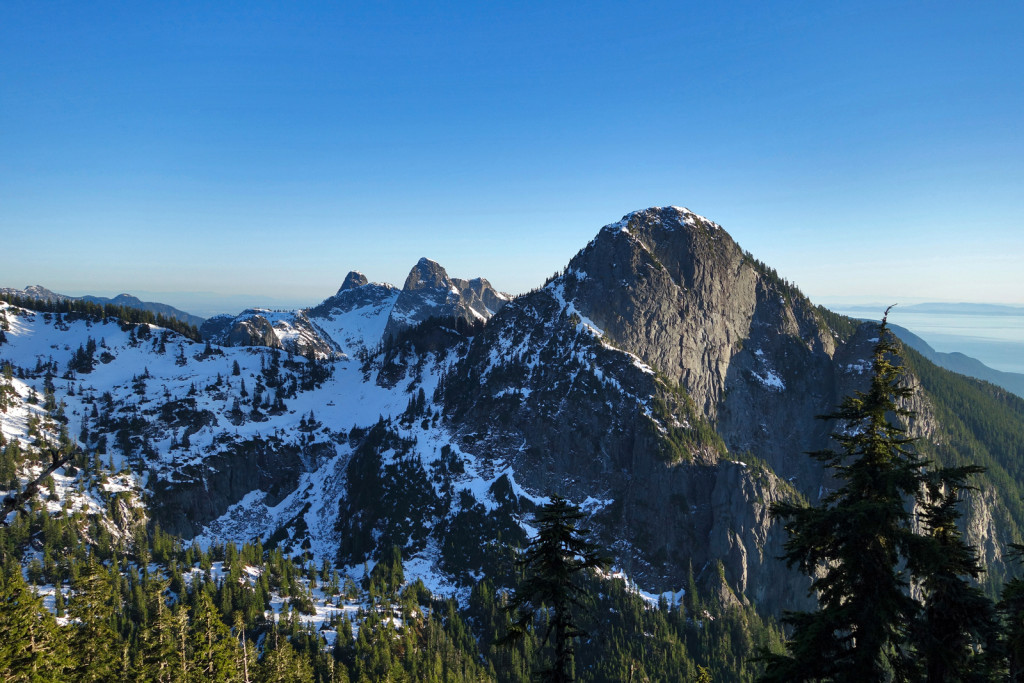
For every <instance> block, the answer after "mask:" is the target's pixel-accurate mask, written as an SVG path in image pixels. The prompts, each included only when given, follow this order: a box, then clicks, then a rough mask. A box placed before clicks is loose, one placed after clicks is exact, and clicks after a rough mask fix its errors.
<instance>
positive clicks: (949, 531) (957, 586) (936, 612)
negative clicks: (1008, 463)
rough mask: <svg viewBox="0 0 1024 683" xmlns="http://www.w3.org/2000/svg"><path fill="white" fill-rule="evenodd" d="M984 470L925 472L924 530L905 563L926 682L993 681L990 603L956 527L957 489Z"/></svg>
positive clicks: (996, 664) (994, 632)
mask: <svg viewBox="0 0 1024 683" xmlns="http://www.w3.org/2000/svg"><path fill="white" fill-rule="evenodd" d="M982 471H983V468H981V467H975V466H968V467H958V468H943V469H939V470H937V471H935V472H933V473H931V474H930V475H929V476H928V477H927V482H926V485H925V487H924V491H923V493H924V496H923V497H924V500H923V501H920V502H919V514H920V519H921V522H922V526H923V528H924V534H923V535H922V536H920V537H918V539H915V540H916V546H917V547H916V549H915V552H913V553H911V556H910V558H909V559H908V563H909V566H910V569H911V571H912V573H913V575H914V578H915V582H916V583H917V585H918V586H919V588H920V591H921V598H922V610H921V613H920V618H919V619H918V620H917V622H916V623H915V624H914V627H913V630H912V632H911V642H912V644H913V645H914V647H915V650H916V652H917V655H918V659H919V661H920V662H921V665H922V669H923V674H924V680H925V681H926V682H927V683H947V682H949V683H952V682H953V681H965V682H966V681H977V682H978V683H981V681H991V680H996V678H997V670H998V669H999V668H1000V664H1001V662H1000V661H999V659H998V657H997V656H996V655H997V653H998V649H999V647H998V643H997V640H998V626H997V623H996V613H995V606H994V605H993V604H992V601H991V600H989V599H988V597H987V596H986V595H985V593H984V592H983V591H982V590H981V588H980V587H979V586H978V585H977V580H978V579H979V578H980V577H981V575H982V573H983V572H984V570H983V569H982V567H981V564H980V562H979V561H978V554H977V552H976V551H975V550H974V548H972V547H971V546H969V545H968V544H967V543H966V542H965V541H964V538H963V534H962V533H961V531H960V529H959V528H958V527H957V520H959V519H960V513H959V511H958V510H957V504H958V503H959V499H960V493H961V492H962V491H964V490H965V489H966V488H968V486H967V478H968V477H969V476H970V475H972V474H978V473H980V472H982Z"/></svg>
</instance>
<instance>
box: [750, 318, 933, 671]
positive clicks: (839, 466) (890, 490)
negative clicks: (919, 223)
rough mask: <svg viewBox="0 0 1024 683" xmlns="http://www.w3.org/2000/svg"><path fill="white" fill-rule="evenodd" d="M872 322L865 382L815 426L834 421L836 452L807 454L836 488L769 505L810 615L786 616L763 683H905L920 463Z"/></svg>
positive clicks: (896, 374)
mask: <svg viewBox="0 0 1024 683" xmlns="http://www.w3.org/2000/svg"><path fill="white" fill-rule="evenodd" d="M888 313H889V311H888V310H886V315H885V316H883V318H882V322H881V324H880V325H879V330H878V338H877V341H876V342H875V345H874V350H873V352H872V365H871V376H870V384H869V386H868V389H867V391H866V392H856V393H855V394H854V395H852V396H848V397H847V398H846V399H844V400H843V402H842V404H841V405H840V407H839V409H838V410H837V411H836V412H835V413H832V414H830V415H826V416H823V417H824V419H829V420H835V421H836V424H837V429H836V431H835V432H833V434H832V438H833V439H834V440H835V442H836V443H837V444H838V445H839V448H838V450H824V451H818V452H814V453H811V455H812V456H813V457H814V458H816V459H817V460H819V461H821V462H822V463H824V465H825V466H826V467H827V468H828V469H829V470H831V471H832V473H833V475H834V477H835V479H836V482H837V484H838V488H837V489H836V490H834V491H832V492H830V493H829V494H828V495H826V496H825V497H824V498H823V499H822V501H821V504H820V505H818V506H805V505H798V504H793V503H784V504H778V505H776V506H774V507H773V509H772V512H773V514H774V516H776V517H778V518H781V519H786V520H788V521H787V523H786V530H787V531H788V532H789V540H788V541H787V543H786V553H785V556H784V557H785V559H786V561H787V562H788V563H789V565H790V566H794V565H795V566H797V567H799V568H800V570H801V571H802V572H803V573H805V574H807V575H808V576H810V577H811V592H812V594H813V595H816V596H817V599H818V605H819V609H818V611H816V612H800V613H793V612H790V613H787V614H786V615H785V616H784V617H783V621H784V622H785V623H787V624H789V625H790V626H792V628H793V632H792V637H791V639H790V641H789V643H788V649H789V652H788V654H785V655H780V654H767V655H765V659H766V663H767V667H766V671H765V674H764V676H763V677H762V681H779V682H782V681H785V682H786V683H792V682H794V681H814V680H832V681H850V682H851V683H853V682H858V683H859V682H861V681H888V680H894V681H904V680H909V679H910V678H911V677H912V676H913V672H914V669H915V662H914V658H913V657H912V656H911V653H910V652H909V651H908V649H907V647H906V646H905V644H906V641H907V636H908V629H909V627H910V625H911V624H912V623H914V621H915V619H916V618H917V614H918V611H919V605H918V603H917V602H916V601H915V600H913V599H912V598H911V597H910V594H909V587H910V575H909V572H908V570H907V569H906V566H905V558H906V557H907V555H908V553H909V552H910V551H911V550H912V549H913V547H914V539H913V536H914V532H913V529H912V523H911V522H912V515H911V506H910V501H913V500H915V499H916V498H917V497H918V496H919V494H920V492H921V487H922V484H923V477H924V474H925V466H926V465H927V461H926V460H924V459H923V458H921V457H920V456H918V455H917V454H916V453H915V452H914V450H913V448H912V443H913V439H911V438H909V437H908V436H907V435H906V431H905V429H904V428H903V426H902V424H901V422H902V419H903V418H907V417H909V416H910V415H911V413H910V411H908V410H907V409H906V408H904V407H903V405H904V404H905V400H906V399H907V398H909V396H910V395H911V389H910V387H909V386H908V385H907V383H906V381H905V378H904V375H903V372H902V369H901V367H900V366H899V365H898V364H897V363H898V361H899V354H898V347H897V345H896V342H895V341H894V339H893V338H892V334H891V332H890V331H889V329H888V326H887V317H888Z"/></svg>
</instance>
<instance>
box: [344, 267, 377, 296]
mask: <svg viewBox="0 0 1024 683" xmlns="http://www.w3.org/2000/svg"><path fill="white" fill-rule="evenodd" d="M367 283H369V280H368V279H367V278H366V276H365V275H363V274H362V273H360V272H359V271H358V270H351V271H349V273H348V275H346V276H345V281H344V282H342V283H341V287H340V288H339V289H338V294H341V293H342V292H344V291H345V290H346V289H355V288H356V287H362V286H363V285H365V284H367Z"/></svg>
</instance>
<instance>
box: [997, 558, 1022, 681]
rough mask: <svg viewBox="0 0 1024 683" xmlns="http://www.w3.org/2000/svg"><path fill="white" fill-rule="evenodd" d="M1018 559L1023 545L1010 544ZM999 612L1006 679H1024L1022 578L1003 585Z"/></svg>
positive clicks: (1016, 578)
mask: <svg viewBox="0 0 1024 683" xmlns="http://www.w3.org/2000/svg"><path fill="white" fill-rule="evenodd" d="M1010 545H1011V547H1012V549H1013V554H1014V555H1015V556H1016V558H1017V559H1018V560H1022V559H1024V545H1018V544H1016V543H1012V544H1010ZM1000 598H1001V599H1000V601H999V612H1000V615H1001V616H1002V621H1003V642H1002V647H1003V653H1004V654H1005V657H1006V664H1007V666H1008V668H1009V677H1008V679H1007V680H1009V681H1011V682H1012V683H1018V682H1020V681H1024V579H1022V578H1021V577H1019V576H1018V577H1014V578H1012V579H1010V580H1009V581H1007V582H1006V585H1004V586H1003V592H1002V595H1001V596H1000Z"/></svg>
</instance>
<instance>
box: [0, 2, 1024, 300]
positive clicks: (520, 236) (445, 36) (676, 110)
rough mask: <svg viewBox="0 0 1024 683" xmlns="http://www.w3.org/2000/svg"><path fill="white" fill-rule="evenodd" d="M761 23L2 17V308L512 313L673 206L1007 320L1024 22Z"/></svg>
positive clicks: (823, 13)
mask: <svg viewBox="0 0 1024 683" xmlns="http://www.w3.org/2000/svg"><path fill="white" fill-rule="evenodd" d="M776 4H777V3H761V2H758V3H728V4H726V3H685V2H672V3H601V2H592V3H587V4H584V3H572V4H560V3H550V2H544V3H514V4H513V3H441V2H429V3H394V2H375V3H360V4H359V5H356V4H355V3H322V4H320V3H294V2H280V3H268V2H256V1H248V2H239V3H229V2H221V3H208V2H196V3H189V2H176V3H132V2H122V3H110V4H105V3H79V2H66V3H61V2H47V3H40V2H12V1H8V2H4V3H3V4H0V131H2V132H0V237H2V240H3V241H2V243H3V252H4V259H3V263H4V266H3V269H2V271H0V274H2V276H0V286H16V287H21V286H25V285H28V284H37V283H38V284H43V285H45V286H48V287H50V288H51V289H54V290H57V291H61V292H66V293H71V294H81V293H87V292H91V293H110V294H113V293H117V292H120V291H129V292H132V293H139V292H143V293H161V295H162V299H163V300H166V301H168V303H172V304H173V303H176V300H175V298H174V296H173V295H171V294H169V293H171V292H176V291H181V292H185V291H189V292H196V291H203V292H214V293H217V294H218V295H222V296H223V297H227V296H228V295H237V294H255V295H260V296H265V297H267V298H268V300H269V298H270V297H274V298H276V299H278V300H282V301H293V302H296V303H314V302H316V301H319V300H320V299H322V298H324V297H326V296H328V295H330V294H332V293H333V292H334V291H335V290H336V289H337V287H338V286H339V285H340V284H341V281H342V278H343V277H344V275H345V273H346V272H347V271H348V270H350V269H358V270H361V271H363V272H365V273H366V274H367V275H368V276H369V277H370V278H371V279H373V280H383V281H390V282H394V283H397V284H401V283H402V281H403V280H404V278H405V275H406V274H407V273H408V270H409V268H410V267H411V266H412V264H413V263H415V261H416V260H417V259H418V258H419V257H420V256H428V257H430V258H433V259H435V260H437V261H439V262H441V263H442V264H443V265H444V266H446V268H447V269H448V271H449V273H450V274H452V275H455V276H460V277H472V276H477V275H482V276H485V277H488V278H490V279H491V280H492V282H493V283H494V284H495V285H496V286H498V287H500V288H502V289H505V290H507V291H511V292H519V291H524V290H527V289H529V288H531V287H533V286H536V285H538V284H539V283H541V282H542V281H543V279H544V278H545V277H546V276H547V275H549V274H550V273H552V272H553V271H555V270H557V269H559V268H561V267H562V266H564V265H565V263H566V262H567V261H568V260H569V258H570V257H571V256H572V255H573V254H574V253H575V252H576V251H577V250H578V249H580V248H581V247H582V246H584V245H585V244H586V243H587V241H589V240H590V239H591V238H592V237H593V235H594V234H595V233H596V232H597V230H598V229H599V228H600V227H601V226H602V225H604V224H606V223H609V222H613V221H615V220H618V219H619V218H620V217H621V216H622V215H623V214H624V213H626V212H628V211H631V210H634V209H639V208H644V207H647V206H654V205H668V204H676V205H683V206H688V207H689V208H690V209H692V210H694V211H696V212H697V213H700V214H703V215H705V216H708V217H709V218H712V219H714V220H716V221H717V222H719V223H720V224H722V225H723V227H725V228H726V230H728V231H729V232H730V233H731V234H732V235H733V237H734V238H735V239H736V240H737V241H738V242H739V243H740V244H741V245H742V246H743V247H744V248H746V249H749V250H750V251H752V252H753V253H754V254H755V256H757V257H758V258H760V259H761V260H763V261H765V262H767V263H769V264H771V265H773V266H774V267H775V268H776V269H777V270H778V271H779V272H780V273H781V274H782V275H784V276H786V277H788V278H789V279H790V280H793V281H795V282H796V283H797V284H798V285H800V287H801V288H802V289H803V290H804V292H805V293H807V294H809V295H810V296H811V297H812V298H814V299H816V300H819V301H825V302H831V301H854V300H856V301H876V300H877V301H883V302H891V301H900V302H913V301H921V300H938V301H987V302H1001V303H1024V229H1022V228H1024V125H1022V123H1024V38H1022V37H1021V36H1022V35H1024V4H1022V3H1019V2H1006V3H1000V2H992V3H983V4H969V3H944V2H927V3H925V2H916V3H877V4H874V3H821V2H814V3H810V2H808V3H785V6H784V7H775V6H774V5H776ZM224 300H225V301H227V299H226V298H225V299H224ZM177 301H178V302H186V301H189V299H187V297H184V296H181V297H180V298H178V299H177Z"/></svg>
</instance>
